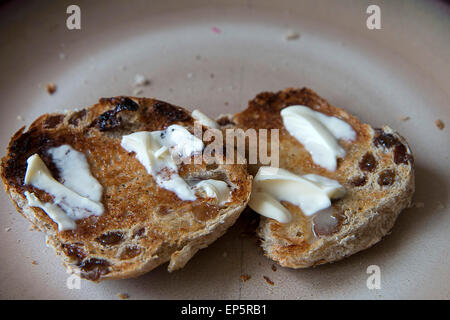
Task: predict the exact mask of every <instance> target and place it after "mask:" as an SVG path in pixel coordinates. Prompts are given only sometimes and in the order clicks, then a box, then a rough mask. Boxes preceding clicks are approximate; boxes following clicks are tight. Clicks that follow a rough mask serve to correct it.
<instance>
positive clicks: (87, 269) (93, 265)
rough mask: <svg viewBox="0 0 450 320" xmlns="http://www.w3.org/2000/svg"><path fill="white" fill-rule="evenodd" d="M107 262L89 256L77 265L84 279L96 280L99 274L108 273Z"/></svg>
mask: <svg viewBox="0 0 450 320" xmlns="http://www.w3.org/2000/svg"><path fill="white" fill-rule="evenodd" d="M109 265H110V264H109V262H108V261H106V260H103V259H97V258H91V259H88V260H86V261H83V262H82V263H81V264H80V265H79V267H80V269H81V271H82V272H83V273H82V274H81V276H82V277H83V278H85V279H89V280H92V281H96V280H98V279H99V278H100V276H102V275H104V274H108V273H109Z"/></svg>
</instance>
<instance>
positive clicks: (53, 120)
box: [44, 114, 64, 129]
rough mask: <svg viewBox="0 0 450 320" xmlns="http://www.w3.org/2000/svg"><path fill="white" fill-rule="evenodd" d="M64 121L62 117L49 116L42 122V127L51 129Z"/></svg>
mask: <svg viewBox="0 0 450 320" xmlns="http://www.w3.org/2000/svg"><path fill="white" fill-rule="evenodd" d="M63 120H64V115H62V114H60V115H57V116H51V117H49V118H47V119H46V120H45V122H44V127H45V128H47V129H53V128H56V127H57V126H58V124H60V123H61V122H62V121H63Z"/></svg>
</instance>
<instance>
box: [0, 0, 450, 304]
mask: <svg viewBox="0 0 450 320" xmlns="http://www.w3.org/2000/svg"><path fill="white" fill-rule="evenodd" d="M376 2H377V3H378V5H379V6H380V8H381V27H382V28H381V30H368V29H367V27H366V19H367V17H368V14H366V8H367V6H368V5H369V4H370V3H369V2H366V1H339V2H337V1H294V0H292V1H288V0H285V1H270V0H267V1H250V0H249V1H229V0H227V1H181V0H180V1H172V0H164V1H81V0H80V1H77V4H78V5H79V6H80V8H81V30H68V29H67V28H66V18H67V17H68V15H67V14H66V8H67V6H68V5H70V4H72V2H69V1H26V2H25V1H10V2H8V1H6V2H3V3H2V4H1V5H0V17H1V19H0V26H1V28H0V43H1V50H0V67H1V68H0V70H1V73H0V83H1V86H0V94H1V97H2V104H1V117H0V140H1V145H2V149H3V150H4V148H5V147H6V145H7V143H8V141H9V138H10V136H11V135H12V134H13V133H14V132H15V131H16V130H17V129H18V128H19V127H21V126H23V125H25V124H29V123H30V122H31V121H32V120H33V119H34V118H35V117H37V116H38V115H40V114H42V113H45V112H49V111H55V110H58V109H59V110H63V109H71V108H80V107H84V106H89V105H92V104H93V103H95V102H96V101H97V100H98V98H100V97H108V96H115V95H123V94H125V95H127V94H128V95H130V94H133V91H134V90H135V86H134V81H135V76H136V75H137V74H141V75H144V76H146V77H148V78H149V79H150V80H151V83H150V85H148V86H145V87H143V91H142V93H141V94H140V95H142V96H151V97H157V98H158V99H162V100H166V101H169V102H172V103H175V104H179V105H182V106H186V107H188V108H191V109H193V108H194V107H195V108H199V109H201V110H203V111H204V112H205V113H207V114H209V115H210V116H217V115H219V114H220V113H233V112H237V111H239V110H241V109H243V108H245V107H246V104H247V101H248V100H249V99H251V98H252V97H254V95H255V94H257V93H258V92H260V91H264V90H279V89H283V88H286V87H290V86H294V87H302V86H308V87H310V88H312V89H313V90H315V91H317V92H318V93H319V94H320V95H322V96H323V97H325V98H326V99H327V100H329V101H330V102H331V103H332V104H334V105H336V106H339V107H344V108H346V109H347V110H349V111H350V112H352V113H354V114H355V115H357V116H358V117H360V118H361V119H362V120H363V121H367V122H370V123H372V124H373V125H375V126H380V125H382V124H388V125H389V126H391V127H393V128H395V129H397V130H398V131H399V132H400V133H401V134H403V135H404V136H405V137H407V139H408V141H409V142H410V144H411V146H412V148H413V150H414V153H415V156H416V169H417V171H416V172H417V176H416V178H417V192H416V196H415V201H416V202H421V203H423V205H424V206H423V207H420V205H419V208H412V209H408V210H406V211H405V212H404V213H403V214H402V215H401V216H400V218H399V220H398V221H397V224H396V226H395V227H394V230H393V232H392V234H391V235H390V236H388V237H386V239H385V240H384V241H382V242H381V243H379V244H378V245H376V246H375V247H373V248H371V249H370V250H367V251H365V252H362V253H359V254H356V255H354V256H353V257H351V258H348V259H346V260H344V261H341V262H339V263H335V264H331V265H325V266H321V267H318V268H315V269H308V270H290V269H284V268H281V267H278V268H277V271H273V269H272V264H273V263H272V262H271V261H270V260H268V259H266V258H265V257H264V256H263V255H262V253H261V250H260V249H259V248H258V247H257V246H256V244H255V239H254V238H251V237H250V238H248V237H241V236H240V234H241V232H242V229H243V228H244V227H245V224H246V223H247V221H246V220H245V219H241V220H240V221H239V222H238V224H237V225H236V226H234V227H233V228H232V230H230V232H228V233H227V234H226V235H225V236H224V237H223V238H221V239H219V240H218V241H217V242H215V243H214V244H213V245H211V246H210V247H209V248H207V249H205V250H202V251H201V252H199V253H198V254H197V255H196V256H195V258H194V259H192V260H191V261H190V262H189V263H188V265H187V266H186V267H185V268H184V269H182V270H180V271H177V272H175V273H168V272H167V271H166V266H163V267H160V268H158V269H156V270H155V271H153V272H151V273H149V274H147V275H144V276H142V277H140V278H136V279H131V280H123V281H109V282H103V283H100V284H98V285H96V284H93V283H89V282H86V281H82V282H81V289H79V290H77V289H72V290H70V289H68V288H67V286H66V280H67V278H68V275H67V274H66V273H65V271H64V269H63V268H62V266H61V263H60V261H59V258H57V257H56V256H55V254H54V252H52V249H49V248H47V247H46V246H45V244H44V235H43V234H41V233H39V232H32V231H29V228H30V227H29V224H28V222H26V221H25V219H23V218H22V217H21V216H20V215H19V214H18V213H16V212H15V210H14V208H13V206H12V204H11V203H10V202H9V200H8V198H7V196H6V195H5V194H4V193H2V194H1V195H0V204H1V208H2V209H1V215H0V220H1V227H2V229H1V230H0V243H1V256H2V259H1V266H0V269H1V272H0V283H1V286H0V297H1V298H10V299H14V298H32V299H33V298H43V299H47V298H58V299H59V298H72V299H80V298H84V299H101V298H116V295H117V294H118V293H127V294H129V295H130V298H132V299H141V298H149V299H183V298H184V299H197V298H211V299H227V298H230V299H253V298H255V299H286V298H289V299H310V298H313V299H317V298H341V299H343V298H362V299H378V298H406V299H410V298H447V299H448V298H449V283H450V271H449V270H450V259H449V252H450V241H449V232H448V228H449V223H450V212H449V209H448V208H449V199H448V194H449V181H450V170H449V163H450V162H449V142H450V141H449V129H450V128H445V129H444V130H439V129H438V128H437V127H436V126H435V120H436V119H442V120H443V121H444V123H446V124H447V125H450V107H449V101H450V87H449V83H450V60H449V57H450V38H449V33H448V31H449V30H450V19H449V18H450V8H449V5H448V4H445V3H443V2H438V1H376ZM290 30H292V31H294V32H297V33H298V34H299V38H298V39H294V40H290V41H288V40H286V39H285V38H286V36H287V35H288V34H289V33H290ZM48 82H54V83H55V84H56V85H57V90H56V92H55V93H54V94H53V95H49V94H48V93H47V92H46V89H45V86H46V84H47V83H48ZM404 117H409V118H410V119H409V120H408V121H404V120H401V118H404ZM9 228H10V229H9ZM7 230H9V231H7ZM33 261H35V264H33V263H32V262H33ZM370 265H377V266H379V267H380V270H381V289H379V290H369V289H368V288H367V286H366V281H367V278H368V277H369V275H368V274H367V273H366V270H367V267H368V266H370ZM242 274H248V275H250V276H251V278H250V279H249V280H248V281H246V282H241V280H240V276H241V275H242ZM264 276H266V277H268V278H269V279H271V280H272V281H273V283H274V285H273V286H272V285H270V284H268V283H267V282H266V281H265V280H264V278H263V277H264ZM218 288H219V290H218Z"/></svg>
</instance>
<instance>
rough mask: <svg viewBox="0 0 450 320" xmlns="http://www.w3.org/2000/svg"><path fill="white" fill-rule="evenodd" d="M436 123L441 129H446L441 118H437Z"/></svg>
mask: <svg viewBox="0 0 450 320" xmlns="http://www.w3.org/2000/svg"><path fill="white" fill-rule="evenodd" d="M434 123H435V124H436V127H438V129H439V130H444V128H445V123H444V121H442V120H441V119H437V120H436V121H435V122H434Z"/></svg>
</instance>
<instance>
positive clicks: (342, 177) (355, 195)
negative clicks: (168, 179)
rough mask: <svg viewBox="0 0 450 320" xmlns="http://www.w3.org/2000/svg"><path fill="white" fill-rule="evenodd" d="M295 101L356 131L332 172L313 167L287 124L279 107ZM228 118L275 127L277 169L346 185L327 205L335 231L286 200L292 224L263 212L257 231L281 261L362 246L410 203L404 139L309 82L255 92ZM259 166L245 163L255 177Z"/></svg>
mask: <svg viewBox="0 0 450 320" xmlns="http://www.w3.org/2000/svg"><path fill="white" fill-rule="evenodd" d="M292 105H304V106H307V107H309V108H311V109H313V110H315V111H318V112H321V113H323V114H326V115H328V116H334V117H337V118H339V119H342V120H344V121H346V122H347V123H348V124H350V125H351V126H352V128H353V129H354V131H355V132H356V133H357V138H356V140H355V141H352V142H348V141H343V140H342V141H340V144H341V146H343V147H344V149H345V150H346V156H345V157H344V158H340V159H338V164H337V169H336V171H333V172H332V171H328V170H326V169H324V168H321V167H320V166H318V165H316V164H315V163H314V162H313V161H312V158H311V155H310V154H309V153H308V152H307V150H306V149H305V148H304V147H303V145H302V144H301V143H300V142H299V141H298V140H296V139H295V138H294V137H292V136H291V135H290V134H289V133H288V131H287V130H286V128H285V127H284V125H283V121H282V118H281V116H280V110H282V109H283V108H285V107H288V106H292ZM232 122H233V125H234V126H235V127H238V128H241V129H243V130H246V129H250V128H253V129H262V128H264V129H279V130H280V131H279V137H280V138H279V140H280V142H279V161H280V163H279V166H280V167H281V168H284V169H287V170H289V171H291V172H293V173H296V174H306V173H315V174H319V175H322V176H325V177H328V178H331V179H335V180H337V181H339V183H340V184H341V185H342V186H344V187H345V189H346V191H347V193H346V195H345V196H344V197H343V198H341V199H339V200H335V201H334V202H333V203H332V210H333V216H334V217H335V218H336V219H337V220H338V225H337V226H336V227H335V228H334V229H333V230H326V231H324V232H321V230H314V227H313V226H312V224H311V223H310V222H311V221H310V220H309V219H308V218H307V217H306V216H304V215H303V213H302V212H301V210H300V209H299V208H298V207H296V206H294V205H292V204H290V203H283V202H282V204H283V205H284V206H285V207H286V208H287V209H288V210H289V211H290V212H291V213H292V215H293V220H292V222H290V223H286V224H282V223H279V222H278V221H276V220H273V219H270V218H266V217H261V221H260V224H259V227H258V230H257V233H258V235H259V237H260V238H261V243H262V248H263V249H264V252H265V254H266V255H267V256H268V257H269V258H270V259H273V260H275V261H276V262H278V263H279V264H280V265H281V266H284V267H290V268H306V267H311V266H316V265H320V264H324V263H328V262H334V261H337V260H340V259H342V258H344V257H347V256H350V255H352V254H354V253H356V252H358V251H361V250H364V249H367V248H369V247H371V246H372V245H374V244H375V243H377V242H379V241H380V240H381V239H382V238H383V237H384V236H385V235H387V234H388V233H389V232H390V231H391V229H392V227H393V226H394V223H395V220H396V219H397V217H398V215H399V214H400V212H401V211H402V210H403V209H405V208H406V207H408V206H410V205H411V201H412V196H413V193H414V159H413V156H412V152H411V149H410V147H409V146H408V144H407V142H406V141H405V139H404V138H403V137H402V136H400V135H399V134H398V133H397V132H395V131H393V130H392V129H391V128H389V127H387V126H384V127H383V128H380V129H374V128H372V127H371V126H370V125H368V124H364V123H361V122H360V121H359V120H358V119H357V118H355V117H354V116H352V115H350V114H349V113H347V112H346V111H345V110H343V109H340V108H336V107H334V106H332V105H330V104H329V103H328V102H327V101H325V100H324V99H323V98H321V97H319V96H318V95H317V94H316V93H315V92H313V91H312V90H310V89H308V88H303V89H286V90H284V91H279V92H276V93H271V92H263V93H260V94H258V95H257V96H256V97H255V98H254V99H253V100H251V101H250V102H249V106H248V108H247V109H246V110H244V111H242V112H240V113H237V114H235V115H234V116H233V118H232ZM227 125H229V124H227ZM268 140H270V139H268ZM268 144H269V145H270V141H268ZM268 150H270V147H268ZM260 166H261V163H257V164H253V165H250V166H249V170H250V172H251V173H252V174H253V175H254V174H255V173H256V172H257V170H258V168H259V167H260Z"/></svg>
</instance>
